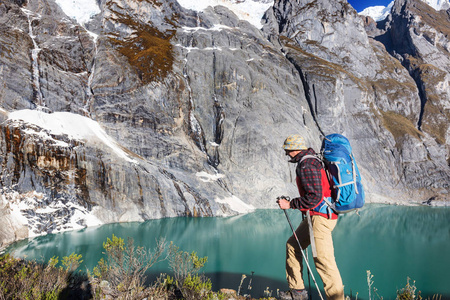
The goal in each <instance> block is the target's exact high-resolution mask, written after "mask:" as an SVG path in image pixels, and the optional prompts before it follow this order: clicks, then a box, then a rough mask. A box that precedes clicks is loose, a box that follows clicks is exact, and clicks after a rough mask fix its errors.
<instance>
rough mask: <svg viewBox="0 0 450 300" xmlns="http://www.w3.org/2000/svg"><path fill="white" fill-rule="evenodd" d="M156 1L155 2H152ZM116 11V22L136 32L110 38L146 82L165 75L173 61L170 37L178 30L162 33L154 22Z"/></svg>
mask: <svg viewBox="0 0 450 300" xmlns="http://www.w3.org/2000/svg"><path fill="white" fill-rule="evenodd" d="M138 1H141V2H142V1H143V0H138ZM153 2H155V1H151V3H153ZM155 5H156V4H155ZM114 13H115V15H116V18H115V21H117V22H120V23H122V24H125V25H127V26H128V27H129V28H130V29H132V31H133V32H132V34H131V35H130V36H128V37H125V38H121V37H119V36H118V35H117V34H110V41H111V43H112V44H113V45H114V47H115V48H116V50H118V51H119V52H120V53H121V54H122V55H124V56H125V57H127V59H128V62H129V63H130V65H131V66H132V67H133V68H134V69H135V70H136V72H137V73H138V76H139V77H140V79H141V80H142V82H143V83H144V84H146V83H149V82H152V81H155V80H160V79H162V78H164V77H166V76H167V74H168V73H169V72H170V71H171V70H172V65H173V62H174V56H173V46H172V44H171V43H170V40H171V38H172V37H173V36H174V35H175V30H168V31H166V32H161V31H159V30H158V29H157V28H156V27H153V26H152V24H148V23H146V24H144V23H141V22H139V20H136V19H134V18H133V17H132V16H129V15H125V14H121V13H119V12H117V11H114Z"/></svg>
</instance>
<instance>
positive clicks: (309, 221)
mask: <svg viewBox="0 0 450 300" xmlns="http://www.w3.org/2000/svg"><path fill="white" fill-rule="evenodd" d="M306 219H307V221H308V229H309V240H310V241H311V251H312V255H313V257H314V258H317V250H316V242H315V240H314V230H313V226H312V221H311V213H310V211H309V210H308V211H307V212H306Z"/></svg>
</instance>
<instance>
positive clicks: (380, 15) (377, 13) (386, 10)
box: [358, 1, 394, 22]
mask: <svg viewBox="0 0 450 300" xmlns="http://www.w3.org/2000/svg"><path fill="white" fill-rule="evenodd" d="M392 6H394V1H392V2H391V3H389V5H388V6H382V5H378V6H370V7H367V8H366V9H364V10H363V11H362V12H360V13H358V14H360V15H363V16H368V17H371V18H372V19H374V20H375V21H376V22H378V21H382V20H384V19H386V17H387V16H388V15H389V14H390V13H391V9H392Z"/></svg>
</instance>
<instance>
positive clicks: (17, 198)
mask: <svg viewBox="0 0 450 300" xmlns="http://www.w3.org/2000/svg"><path fill="white" fill-rule="evenodd" d="M0 193H1V196H2V202H3V203H5V202H6V203H8V205H7V207H8V208H9V213H10V215H11V217H12V218H13V219H14V220H17V221H18V222H19V223H21V224H23V225H26V226H27V227H28V229H29V237H35V236H39V235H45V234H47V233H58V232H64V231H69V230H76V229H82V228H86V227H92V226H98V225H102V224H103V222H101V221H100V220H99V219H98V218H97V217H96V216H94V215H93V214H92V212H90V211H89V210H88V209H87V208H85V207H83V206H81V205H79V204H77V203H75V202H72V201H69V200H67V199H63V198H60V199H53V200H51V201H50V200H49V199H48V198H47V197H46V196H45V195H44V194H43V193H38V192H36V191H33V192H27V193H18V192H17V191H13V190H8V189H1V190H0Z"/></svg>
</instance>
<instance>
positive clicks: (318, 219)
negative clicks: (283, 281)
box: [286, 216, 344, 300]
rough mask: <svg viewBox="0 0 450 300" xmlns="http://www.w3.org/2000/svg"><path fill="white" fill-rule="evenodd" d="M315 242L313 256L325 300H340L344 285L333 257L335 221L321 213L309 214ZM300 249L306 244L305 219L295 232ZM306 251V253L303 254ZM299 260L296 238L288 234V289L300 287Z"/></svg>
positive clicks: (301, 263) (302, 286)
mask: <svg viewBox="0 0 450 300" xmlns="http://www.w3.org/2000/svg"><path fill="white" fill-rule="evenodd" d="M311 220H312V227H313V232H314V241H315V243H316V250H317V258H315V259H314V264H315V266H316V270H317V272H318V273H319V275H320V278H322V282H323V287H324V290H325V295H326V296H327V298H328V300H344V286H343V285H342V279H341V275H340V273H339V269H338V268H337V265H336V260H335V258H334V247H333V239H332V237H331V232H332V231H333V229H334V227H335V226H336V223H337V220H329V219H326V218H324V217H322V216H311ZM295 233H296V235H297V237H298V239H299V241H300V244H301V246H302V248H303V249H306V247H308V246H309V245H310V239H309V230H308V222H307V219H306V218H305V219H304V220H303V222H302V223H300V225H299V226H298V228H297V230H296V231H295ZM305 254H306V253H305ZM302 271H303V259H302V254H301V253H300V251H299V247H298V243H297V240H296V239H295V237H294V235H292V236H291V237H290V238H289V239H288V241H287V243H286V278H287V281H288V284H289V288H291V289H304V288H305V284H304V282H303V278H302Z"/></svg>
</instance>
